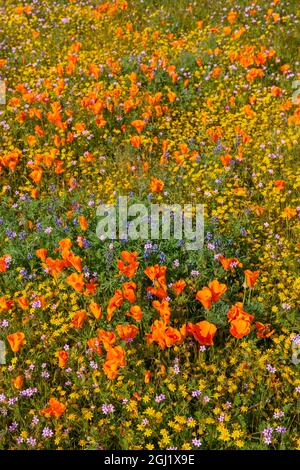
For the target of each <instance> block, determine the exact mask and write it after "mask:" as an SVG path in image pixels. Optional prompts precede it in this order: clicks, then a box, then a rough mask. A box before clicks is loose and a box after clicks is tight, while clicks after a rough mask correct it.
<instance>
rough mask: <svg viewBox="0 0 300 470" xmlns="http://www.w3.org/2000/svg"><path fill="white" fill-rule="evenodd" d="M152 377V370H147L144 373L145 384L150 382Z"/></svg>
mask: <svg viewBox="0 0 300 470" xmlns="http://www.w3.org/2000/svg"><path fill="white" fill-rule="evenodd" d="M150 379H151V372H150V370H145V373H144V382H145V384H148V383H149V382H150Z"/></svg>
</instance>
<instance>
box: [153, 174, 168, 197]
mask: <svg viewBox="0 0 300 470" xmlns="http://www.w3.org/2000/svg"><path fill="white" fill-rule="evenodd" d="M164 186H165V183H164V182H163V181H162V180H160V179H158V178H156V176H153V178H152V179H151V181H150V191H151V192H152V193H161V192H162V190H163V189H164Z"/></svg>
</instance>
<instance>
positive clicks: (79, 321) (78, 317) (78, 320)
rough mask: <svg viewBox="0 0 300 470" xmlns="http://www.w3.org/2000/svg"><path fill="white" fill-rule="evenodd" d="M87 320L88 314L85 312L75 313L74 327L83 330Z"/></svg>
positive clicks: (73, 318) (73, 317)
mask: <svg viewBox="0 0 300 470" xmlns="http://www.w3.org/2000/svg"><path fill="white" fill-rule="evenodd" d="M86 319H87V314H86V312H85V311H84V310H78V312H75V313H74V315H73V316H72V325H73V326H74V328H77V329H79V328H82V327H83V325H84V322H85V320H86Z"/></svg>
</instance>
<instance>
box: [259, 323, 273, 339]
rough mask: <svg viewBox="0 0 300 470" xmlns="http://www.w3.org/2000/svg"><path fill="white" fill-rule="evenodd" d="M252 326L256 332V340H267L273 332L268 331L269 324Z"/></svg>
mask: <svg viewBox="0 0 300 470" xmlns="http://www.w3.org/2000/svg"><path fill="white" fill-rule="evenodd" d="M254 326H255V328H256V330H257V332H256V335H257V337H258V338H261V339H263V338H269V337H270V336H272V334H273V333H274V332H275V330H271V331H270V324H269V323H260V322H256V323H254Z"/></svg>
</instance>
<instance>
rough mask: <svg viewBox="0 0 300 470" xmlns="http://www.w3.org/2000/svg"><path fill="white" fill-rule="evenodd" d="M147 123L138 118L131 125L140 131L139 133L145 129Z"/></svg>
mask: <svg viewBox="0 0 300 470" xmlns="http://www.w3.org/2000/svg"><path fill="white" fill-rule="evenodd" d="M145 124H146V123H145V121H142V120H141V119H136V120H135V121H132V123H131V125H132V126H133V127H134V128H135V129H136V130H137V131H138V133H139V134H141V132H142V131H143V129H144V127H145Z"/></svg>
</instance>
